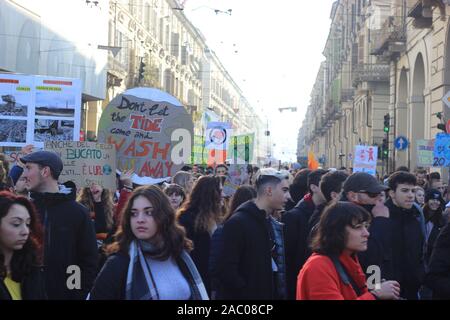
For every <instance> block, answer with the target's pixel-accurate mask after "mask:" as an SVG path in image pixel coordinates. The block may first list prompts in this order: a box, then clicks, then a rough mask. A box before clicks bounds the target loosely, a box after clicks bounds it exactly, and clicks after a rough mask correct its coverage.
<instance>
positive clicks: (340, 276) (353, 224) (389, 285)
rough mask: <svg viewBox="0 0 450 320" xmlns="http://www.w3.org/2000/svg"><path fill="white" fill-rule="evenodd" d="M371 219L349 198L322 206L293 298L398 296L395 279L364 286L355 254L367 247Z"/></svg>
mask: <svg viewBox="0 0 450 320" xmlns="http://www.w3.org/2000/svg"><path fill="white" fill-rule="evenodd" d="M371 220H372V219H371V215H370V213H369V212H367V211H366V210H364V209H363V208H362V207H360V206H358V205H355V204H353V203H350V202H338V203H334V204H332V205H330V206H329V207H327V208H326V209H325V212H324V213H323V215H322V217H321V219H320V221H319V225H318V230H317V233H316V235H315V236H314V238H313V240H312V249H313V252H314V253H313V255H312V256H311V257H310V258H309V259H308V260H307V261H306V263H305V265H304V266H303V268H302V269H301V271H300V274H299V276H298V281H297V300H375V299H383V300H388V299H392V300H395V299H399V296H400V286H399V284H398V283H397V282H395V281H384V282H382V281H381V279H379V283H378V286H377V285H376V286H375V287H374V288H370V290H369V288H368V287H367V286H366V277H365V275H364V272H363V270H362V268H361V265H360V264H359V261H358V257H357V254H358V253H359V252H363V251H365V250H367V242H368V238H369V232H368V228H369V223H370V222H371Z"/></svg>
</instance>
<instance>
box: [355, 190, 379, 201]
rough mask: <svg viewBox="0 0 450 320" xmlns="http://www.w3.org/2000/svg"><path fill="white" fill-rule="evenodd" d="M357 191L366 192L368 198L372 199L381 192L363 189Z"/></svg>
mask: <svg viewBox="0 0 450 320" xmlns="http://www.w3.org/2000/svg"><path fill="white" fill-rule="evenodd" d="M358 193H364V194H367V195H368V196H369V198H372V199H373V198H376V197H378V196H379V195H380V194H381V192H368V191H365V190H361V191H358Z"/></svg>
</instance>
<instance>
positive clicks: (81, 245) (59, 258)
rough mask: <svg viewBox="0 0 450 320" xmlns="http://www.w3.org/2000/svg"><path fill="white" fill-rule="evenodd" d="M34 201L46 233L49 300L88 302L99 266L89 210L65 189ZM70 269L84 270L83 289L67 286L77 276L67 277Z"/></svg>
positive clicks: (41, 196) (82, 274)
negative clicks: (71, 267)
mask: <svg viewBox="0 0 450 320" xmlns="http://www.w3.org/2000/svg"><path fill="white" fill-rule="evenodd" d="M31 198H32V199H33V201H34V204H35V206H36V208H37V210H38V212H39V214H40V219H41V222H42V224H43V226H44V231H45V241H44V271H45V285H46V288H47V294H48V298H49V299H50V300H54V299H63V300H84V299H85V298H86V296H87V294H88V292H89V291H90V290H91V287H92V284H93V282H94V279H95V277H96V273H97V264H98V255H97V243H96V239H95V230H94V225H93V223H92V221H91V219H90V217H89V214H88V210H87V209H86V208H85V207H84V206H83V205H81V204H79V203H77V202H76V201H74V200H73V199H71V197H70V195H69V193H68V192H67V190H64V189H61V190H60V193H44V194H42V193H32V194H31ZM69 266H78V267H79V268H80V271H81V287H80V289H77V288H74V289H69V288H68V286H67V280H69V277H71V276H72V275H75V273H74V272H72V273H67V272H68V267H69ZM69 271H70V270H69ZM71 279H72V278H71ZM69 283H76V281H73V282H72V281H69Z"/></svg>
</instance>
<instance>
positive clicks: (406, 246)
mask: <svg viewBox="0 0 450 320" xmlns="http://www.w3.org/2000/svg"><path fill="white" fill-rule="evenodd" d="M386 206H387V207H388V208H389V220H390V221H391V223H392V238H391V248H392V277H390V278H388V279H389V280H397V281H398V282H399V283H400V288H401V296H402V297H403V298H406V299H408V300H416V299H418V291H419V288H420V286H421V285H422V284H423V280H424V275H425V264H424V261H423V256H424V255H423V248H424V242H425V239H424V236H423V233H422V228H421V226H420V222H419V221H418V219H417V217H418V215H419V214H420V213H419V211H418V210H417V209H416V208H415V207H412V208H411V209H409V210H407V209H403V208H400V207H397V206H396V205H394V203H393V202H392V200H391V199H390V200H388V201H387V202H386Z"/></svg>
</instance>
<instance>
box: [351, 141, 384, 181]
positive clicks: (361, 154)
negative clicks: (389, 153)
mask: <svg viewBox="0 0 450 320" xmlns="http://www.w3.org/2000/svg"><path fill="white" fill-rule="evenodd" d="M377 159H378V147H376V146H355V158H354V160H353V172H367V173H369V174H371V175H376V172H377Z"/></svg>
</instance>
